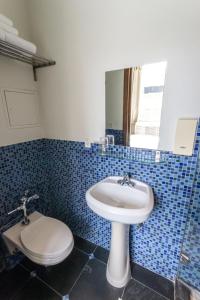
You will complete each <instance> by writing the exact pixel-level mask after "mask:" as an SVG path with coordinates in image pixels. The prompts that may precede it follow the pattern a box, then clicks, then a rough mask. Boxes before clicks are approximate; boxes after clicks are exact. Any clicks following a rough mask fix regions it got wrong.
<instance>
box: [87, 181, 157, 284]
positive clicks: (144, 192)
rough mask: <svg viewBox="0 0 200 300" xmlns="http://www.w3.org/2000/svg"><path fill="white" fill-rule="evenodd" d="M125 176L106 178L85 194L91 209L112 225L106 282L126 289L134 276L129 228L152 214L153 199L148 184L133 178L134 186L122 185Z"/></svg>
mask: <svg viewBox="0 0 200 300" xmlns="http://www.w3.org/2000/svg"><path fill="white" fill-rule="evenodd" d="M119 180H122V177H117V176H115V177H107V178H106V179H104V180H102V181H100V182H98V183H97V184H95V185H93V186H92V187H91V188H90V189H89V190H88V191H87V192H86V200H87V204H88V206H89V207H90V208H91V209H92V210H93V211H94V212H95V213H96V214H98V215H99V216H101V217H103V218H105V219H106V220H109V221H111V222H112V235H111V247H110V255H109V259H108V264H107V272H106V276H107V280H108V282H109V283H110V284H111V285H113V286H115V287H118V288H120V287H123V286H125V285H126V283H127V282H128V281H129V279H130V277H131V271H130V258H129V226H130V224H139V223H143V222H144V221H145V220H146V219H147V218H148V216H149V215H150V213H151V211H152V209H153V206H154V198H153V193H152V189H151V187H150V186H149V185H147V184H145V183H143V182H140V181H137V180H133V179H131V182H132V183H134V186H133V187H132V186H127V185H120V184H119V183H118V181H119Z"/></svg>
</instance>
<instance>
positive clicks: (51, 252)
mask: <svg viewBox="0 0 200 300" xmlns="http://www.w3.org/2000/svg"><path fill="white" fill-rule="evenodd" d="M21 242H22V244H23V246H24V248H26V249H27V251H29V252H31V253H33V254H34V255H37V256H45V257H54V256H56V255H60V254H61V253H62V252H64V251H66V249H67V248H68V247H70V245H71V244H72V242H73V236H72V233H71V230H70V229H69V228H68V227H67V226H66V225H65V224H64V223H63V222H61V221H59V220H56V219H53V218H49V217H45V216H43V217H41V218H39V219H38V220H37V221H35V222H33V223H32V224H29V225H28V226H27V227H26V228H25V229H24V230H22V232H21Z"/></svg>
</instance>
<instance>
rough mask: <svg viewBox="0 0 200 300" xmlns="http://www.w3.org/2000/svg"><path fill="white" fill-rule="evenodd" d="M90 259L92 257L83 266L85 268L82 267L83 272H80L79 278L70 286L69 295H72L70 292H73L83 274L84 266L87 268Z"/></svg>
mask: <svg viewBox="0 0 200 300" xmlns="http://www.w3.org/2000/svg"><path fill="white" fill-rule="evenodd" d="M89 261H90V259H88V260H87V262H86V263H85V265H84V266H83V268H82V270H81V272H80V273H79V275H78V277H77V279H76V280H75V281H74V283H73V285H72V287H71V288H70V290H69V292H68V295H70V293H71V292H72V290H73V288H74V286H75V285H76V283H77V282H78V280H79V279H80V277H81V275H82V274H83V272H84V268H85V266H86V265H87V264H88V262H89Z"/></svg>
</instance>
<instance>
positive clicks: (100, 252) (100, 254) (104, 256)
mask: <svg viewBox="0 0 200 300" xmlns="http://www.w3.org/2000/svg"><path fill="white" fill-rule="evenodd" d="M94 256H95V257H96V258H97V259H99V260H101V261H103V262H104V263H107V261H108V256H109V251H108V250H106V249H104V248H102V247H100V246H98V247H97V248H96V249H95V251H94Z"/></svg>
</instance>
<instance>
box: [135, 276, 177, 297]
mask: <svg viewBox="0 0 200 300" xmlns="http://www.w3.org/2000/svg"><path fill="white" fill-rule="evenodd" d="M132 279H133V280H134V281H136V282H138V283H139V284H141V285H143V286H144V287H146V288H148V289H149V290H151V291H153V292H154V293H156V294H157V295H159V296H161V297H163V299H166V300H171V299H169V298H167V297H165V296H164V295H162V294H160V293H159V292H157V291H156V290H154V289H152V288H150V287H149V286H147V285H145V284H144V283H142V282H141V281H138V280H137V279H134V278H132Z"/></svg>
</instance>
